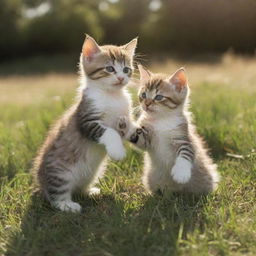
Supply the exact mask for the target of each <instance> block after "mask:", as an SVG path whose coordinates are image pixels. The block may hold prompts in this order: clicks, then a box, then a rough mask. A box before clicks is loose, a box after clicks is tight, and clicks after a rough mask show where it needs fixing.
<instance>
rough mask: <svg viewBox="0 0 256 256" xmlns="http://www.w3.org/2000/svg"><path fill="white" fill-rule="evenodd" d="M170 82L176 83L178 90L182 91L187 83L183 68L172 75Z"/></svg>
mask: <svg viewBox="0 0 256 256" xmlns="http://www.w3.org/2000/svg"><path fill="white" fill-rule="evenodd" d="M170 82H171V83H172V84H174V85H175V88H176V90H177V91H178V92H180V91H181V89H182V88H183V87H185V86H186V85H187V78H186V75H185V72H184V71H183V70H179V71H178V72H177V73H176V74H174V75H173V76H172V77H171V79H170Z"/></svg>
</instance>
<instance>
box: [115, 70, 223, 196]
mask: <svg viewBox="0 0 256 256" xmlns="http://www.w3.org/2000/svg"><path fill="white" fill-rule="evenodd" d="M139 70H140V78H141V81H140V91H139V101H140V105H141V107H142V114H141V116H140V118H139V120H138V122H137V124H131V123H129V121H128V120H127V118H126V117H120V119H119V123H118V127H117V129H118V130H119V132H120V134H121V135H123V136H125V138H126V139H128V140H129V141H130V142H132V143H133V144H134V145H136V146H138V147H139V148H141V149H144V150H146V154H145V159H144V175H143V183H144V185H145V187H146V188H147V190H148V191H149V192H156V191H158V190H161V191H163V190H169V191H186V192H193V193H207V192H210V191H213V190H214V189H216V187H217V184H218V181H219V176H218V173H217V170H216V165H215V164H213V162H212V159H211V158H210V157H209V156H208V155H207V150H206V149H205V148H204V145H203V141H202V139H201V138H200V137H199V135H198V134H197V132H196V129H195V127H194V125H193V124H192V122H191V117H190V112H189V111H188V95H189V87H188V84H187V79H186V76H185V72H184V70H183V69H179V70H178V71H176V72H175V73H174V74H173V75H172V76H171V77H168V76H166V75H161V74H152V73H151V72H149V71H148V70H146V69H145V68H143V67H142V66H140V65H139Z"/></svg>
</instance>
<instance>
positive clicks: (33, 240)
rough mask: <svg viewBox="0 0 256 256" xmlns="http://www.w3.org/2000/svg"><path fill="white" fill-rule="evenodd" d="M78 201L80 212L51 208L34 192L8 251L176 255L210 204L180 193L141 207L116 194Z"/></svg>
mask: <svg viewBox="0 0 256 256" xmlns="http://www.w3.org/2000/svg"><path fill="white" fill-rule="evenodd" d="M143 196H144V195H143ZM76 199H77V201H79V202H80V203H82V206H83V208H84V212H83V213H81V214H73V213H63V212H59V211H55V210H52V209H51V208H50V206H49V205H48V204H47V203H45V202H42V200H41V198H40V197H39V196H38V195H34V196H32V198H31V203H30V204H29V206H28V207H27V210H26V212H25V214H24V217H23V219H22V223H21V230H20V232H17V233H14V234H13V236H12V237H11V238H10V241H9V244H8V250H7V253H6V255H19V256H21V255H36V256H40V255H61V256H65V255H72V256H73V255H76V256H78V255H106V256H109V255H129V256H130V255H133V256H134V255H140V256H141V255H176V253H177V248H178V246H179V245H182V241H183V239H186V237H187V234H188V233H189V232H192V231H193V230H194V229H195V228H197V227H199V226H200V225H201V223H202V222H203V219H202V218H203V214H202V208H203V206H204V203H205V202H206V198H202V197H195V196H192V195H177V194H174V195H171V196H159V195H156V196H154V197H149V196H146V197H144V200H143V202H142V204H141V205H139V206H138V205H137V206H136V202H135V201H131V202H128V201H129V200H130V199H129V198H128V199H127V201H126V200H121V199H115V198H114V197H113V196H112V195H108V196H107V195H105V196H104V195H102V196H100V197H98V198H94V199H93V198H82V197H78V198H76ZM128 206H129V207H128ZM199 228H200V227H199Z"/></svg>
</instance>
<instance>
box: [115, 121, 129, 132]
mask: <svg viewBox="0 0 256 256" xmlns="http://www.w3.org/2000/svg"><path fill="white" fill-rule="evenodd" d="M128 123H129V122H128V120H127V117H126V116H120V117H119V118H118V120H117V127H116V130H117V131H118V132H119V134H120V135H121V137H125V136H126V134H127V131H128Z"/></svg>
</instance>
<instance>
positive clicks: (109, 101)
mask: <svg viewBox="0 0 256 256" xmlns="http://www.w3.org/2000/svg"><path fill="white" fill-rule="evenodd" d="M86 95H87V97H88V98H90V99H92V100H93V104H94V107H95V108H96V109H97V110H98V111H100V112H101V113H103V122H104V124H105V125H107V126H110V127H112V128H115V125H116V121H117V119H118V118H119V117H120V116H128V115H129V109H130V106H131V99H130V95H129V93H128V92H127V91H125V90H118V91H114V92H108V91H104V90H101V89H96V88H95V89H92V88H88V89H86Z"/></svg>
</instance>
